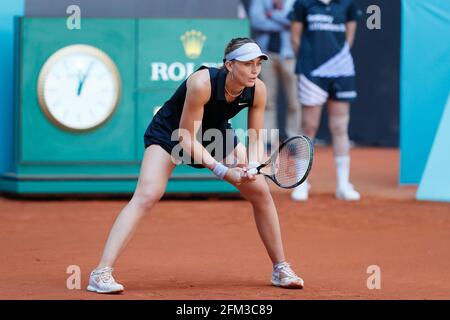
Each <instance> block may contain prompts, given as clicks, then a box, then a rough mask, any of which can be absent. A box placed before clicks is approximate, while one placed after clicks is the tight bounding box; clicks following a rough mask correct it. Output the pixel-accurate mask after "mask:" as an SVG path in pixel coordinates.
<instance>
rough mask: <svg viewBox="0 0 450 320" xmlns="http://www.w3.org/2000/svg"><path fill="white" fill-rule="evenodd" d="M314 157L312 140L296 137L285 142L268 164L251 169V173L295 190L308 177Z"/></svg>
mask: <svg viewBox="0 0 450 320" xmlns="http://www.w3.org/2000/svg"><path fill="white" fill-rule="evenodd" d="M313 157H314V148H313V144H312V142H311V140H310V139H309V138H308V137H306V136H295V137H292V138H289V139H287V140H285V141H284V142H283V143H282V144H281V145H280V146H279V148H278V150H277V151H275V152H274V153H273V154H272V155H271V156H270V159H269V160H268V161H267V162H266V163H264V164H261V165H260V166H258V167H256V168H252V169H249V173H251V174H262V175H263V176H265V177H267V178H269V179H270V180H272V181H273V182H274V183H275V184H276V185H278V186H279V187H281V188H285V189H290V188H295V187H296V186H298V185H300V184H301V183H302V182H303V181H305V180H306V178H307V177H308V174H309V172H310V171H311V167H312V162H313Z"/></svg>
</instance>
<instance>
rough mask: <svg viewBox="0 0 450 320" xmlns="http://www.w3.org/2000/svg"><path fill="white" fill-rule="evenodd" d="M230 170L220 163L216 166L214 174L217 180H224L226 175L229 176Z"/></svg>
mask: <svg viewBox="0 0 450 320" xmlns="http://www.w3.org/2000/svg"><path fill="white" fill-rule="evenodd" d="M228 169H229V168H228V167H226V166H224V165H223V164H221V163H220V162H218V163H217V164H216V166H215V167H214V169H213V172H214V174H215V175H216V177H217V178H219V179H222V180H223V177H225V175H226V174H227V171H228Z"/></svg>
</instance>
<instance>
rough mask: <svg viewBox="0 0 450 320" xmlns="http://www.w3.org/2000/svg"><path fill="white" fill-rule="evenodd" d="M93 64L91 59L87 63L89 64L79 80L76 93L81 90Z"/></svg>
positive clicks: (79, 92)
mask: <svg viewBox="0 0 450 320" xmlns="http://www.w3.org/2000/svg"><path fill="white" fill-rule="evenodd" d="M93 64H94V61H91V63H90V64H89V66H88V68H87V70H86V72H85V73H84V75H83V77H82V78H81V79H80V80H79V83H78V91H77V94H78V95H80V94H81V90H82V89H83V85H84V82H85V81H86V78H87V76H88V74H89V73H90V72H91V68H92V65H93Z"/></svg>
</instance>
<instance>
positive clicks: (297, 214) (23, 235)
mask: <svg viewBox="0 0 450 320" xmlns="http://www.w3.org/2000/svg"><path fill="white" fill-rule="evenodd" d="M352 155H353V158H352V180H353V183H354V184H355V185H356V186H357V187H358V189H359V191H361V193H362V200H361V201H359V202H352V203H349V202H342V201H338V200H336V199H335V198H334V195H333V191H334V184H335V178H334V171H333V170H334V169H333V166H332V164H333V163H332V153H331V150H330V149H328V148H317V151H316V158H315V163H314V167H313V171H312V174H311V182H312V193H311V196H310V200H309V201H308V202H307V203H294V202H292V201H291V200H290V198H289V192H288V191H285V190H280V189H278V188H276V187H274V186H273V184H271V186H272V189H273V195H274V199H275V201H276V204H277V206H278V210H279V215H280V221H281V225H282V234H283V239H284V244H285V249H286V253H287V257H288V260H289V261H290V262H291V263H292V265H293V267H294V269H295V270H296V271H297V272H298V273H299V274H300V275H301V276H302V277H303V278H304V279H305V288H304V289H303V290H283V289H278V288H275V287H272V286H270V285H269V278H270V272H271V264H270V262H269V259H268V257H267V256H266V253H265V250H264V248H263V246H262V243H261V242H260V239H259V237H258V234H257V231H256V227H255V224H254V220H253V217H252V214H251V211H250V205H249V204H248V203H247V202H245V201H242V200H221V201H219V200H210V201H208V200H195V201H186V200H183V201H179V200H178V201H177V200H163V201H161V202H160V203H159V204H158V205H156V207H155V208H154V209H153V211H152V212H151V214H149V215H148V216H147V217H146V218H145V219H144V221H143V222H142V224H141V225H140V227H139V229H138V230H137V232H136V234H135V236H134V238H133V240H132V241H131V242H130V244H129V246H128V247H127V249H126V250H125V252H124V254H123V255H122V256H121V257H120V258H119V261H118V263H117V265H116V266H115V267H116V271H115V277H116V279H118V280H119V281H120V282H122V283H123V284H124V285H125V287H126V292H125V293H124V294H122V295H106V296H105V295H98V294H93V293H89V292H87V291H85V290H84V288H85V287H86V285H87V279H88V274H89V271H90V270H91V268H92V267H93V266H95V264H96V263H97V261H98V259H99V256H100V254H101V250H102V248H103V245H104V242H105V240H106V237H107V234H108V232H109V229H110V227H111V225H112V223H113V221H114V219H115V217H116V215H117V213H118V212H119V211H120V209H121V208H122V207H123V206H124V205H125V204H126V200H85V201H83V200H77V201H73V200H65V201H32V200H27V201H19V200H11V199H6V198H0V250H1V252H2V262H1V269H0V299H449V298H450V276H449V274H450V273H449V270H450V250H449V245H450V232H449V230H450V204H449V203H432V202H418V201H416V200H414V194H415V188H414V187H398V182H397V172H398V160H399V152H398V150H396V149H369V148H356V149H354V150H353V151H352ZM69 265H79V266H80V268H81V272H82V282H81V285H82V290H68V289H67V288H66V279H67V277H68V276H69V275H68V274H66V268H67V267H68V266H69ZM370 265H378V266H379V267H380V268H381V289H380V290H369V289H367V286H366V281H367V278H368V277H369V274H367V273H366V270H367V267H368V266H370Z"/></svg>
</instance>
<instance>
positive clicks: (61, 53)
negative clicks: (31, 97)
mask: <svg viewBox="0 0 450 320" xmlns="http://www.w3.org/2000/svg"><path fill="white" fill-rule="evenodd" d="M75 53H76V54H78V53H84V54H88V55H92V56H94V57H95V58H97V59H99V60H101V61H102V62H103V63H104V64H105V66H106V67H107V68H108V69H109V70H110V71H111V74H112V76H113V78H114V79H113V80H114V81H115V83H116V85H117V92H116V95H115V97H114V99H113V101H114V102H113V106H112V109H111V112H110V114H109V115H108V116H107V117H106V118H105V119H104V120H103V121H102V122H100V123H98V124H96V125H95V126H92V127H89V128H85V129H77V128H72V127H69V126H66V125H65V124H63V123H62V122H60V121H59V120H58V119H56V118H55V117H54V116H53V115H52V113H51V112H50V110H49V108H48V105H47V102H46V101H45V96H44V87H45V81H46V79H47V76H48V74H49V73H50V71H51V69H52V68H53V67H54V66H55V64H56V63H57V62H59V60H61V59H62V58H64V57H66V56H69V55H72V54H75ZM37 94H38V101H39V106H40V107H41V110H42V112H43V113H44V114H45V116H46V117H47V118H48V119H49V120H50V121H51V122H52V123H53V124H54V125H56V126H57V127H59V128H61V129H64V130H67V131H71V132H86V131H92V130H95V129H97V128H99V127H100V126H102V125H104V124H105V123H106V122H107V121H108V120H109V119H111V117H112V116H113V114H114V113H115V111H116V109H117V106H118V104H119V100H120V97H121V94H122V82H121V80H120V73H119V70H118V68H117V66H116V64H115V63H114V61H113V60H112V59H111V58H110V57H109V56H108V55H107V54H106V53H105V52H103V51H102V50H100V49H98V48H96V47H93V46H90V45H86V44H74V45H70V46H67V47H64V48H61V49H59V50H57V51H56V52H54V53H53V54H52V55H51V56H50V57H49V58H48V59H47V60H46V61H45V63H44V65H43V67H42V68H41V71H40V72H39V76H38V81H37Z"/></svg>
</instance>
